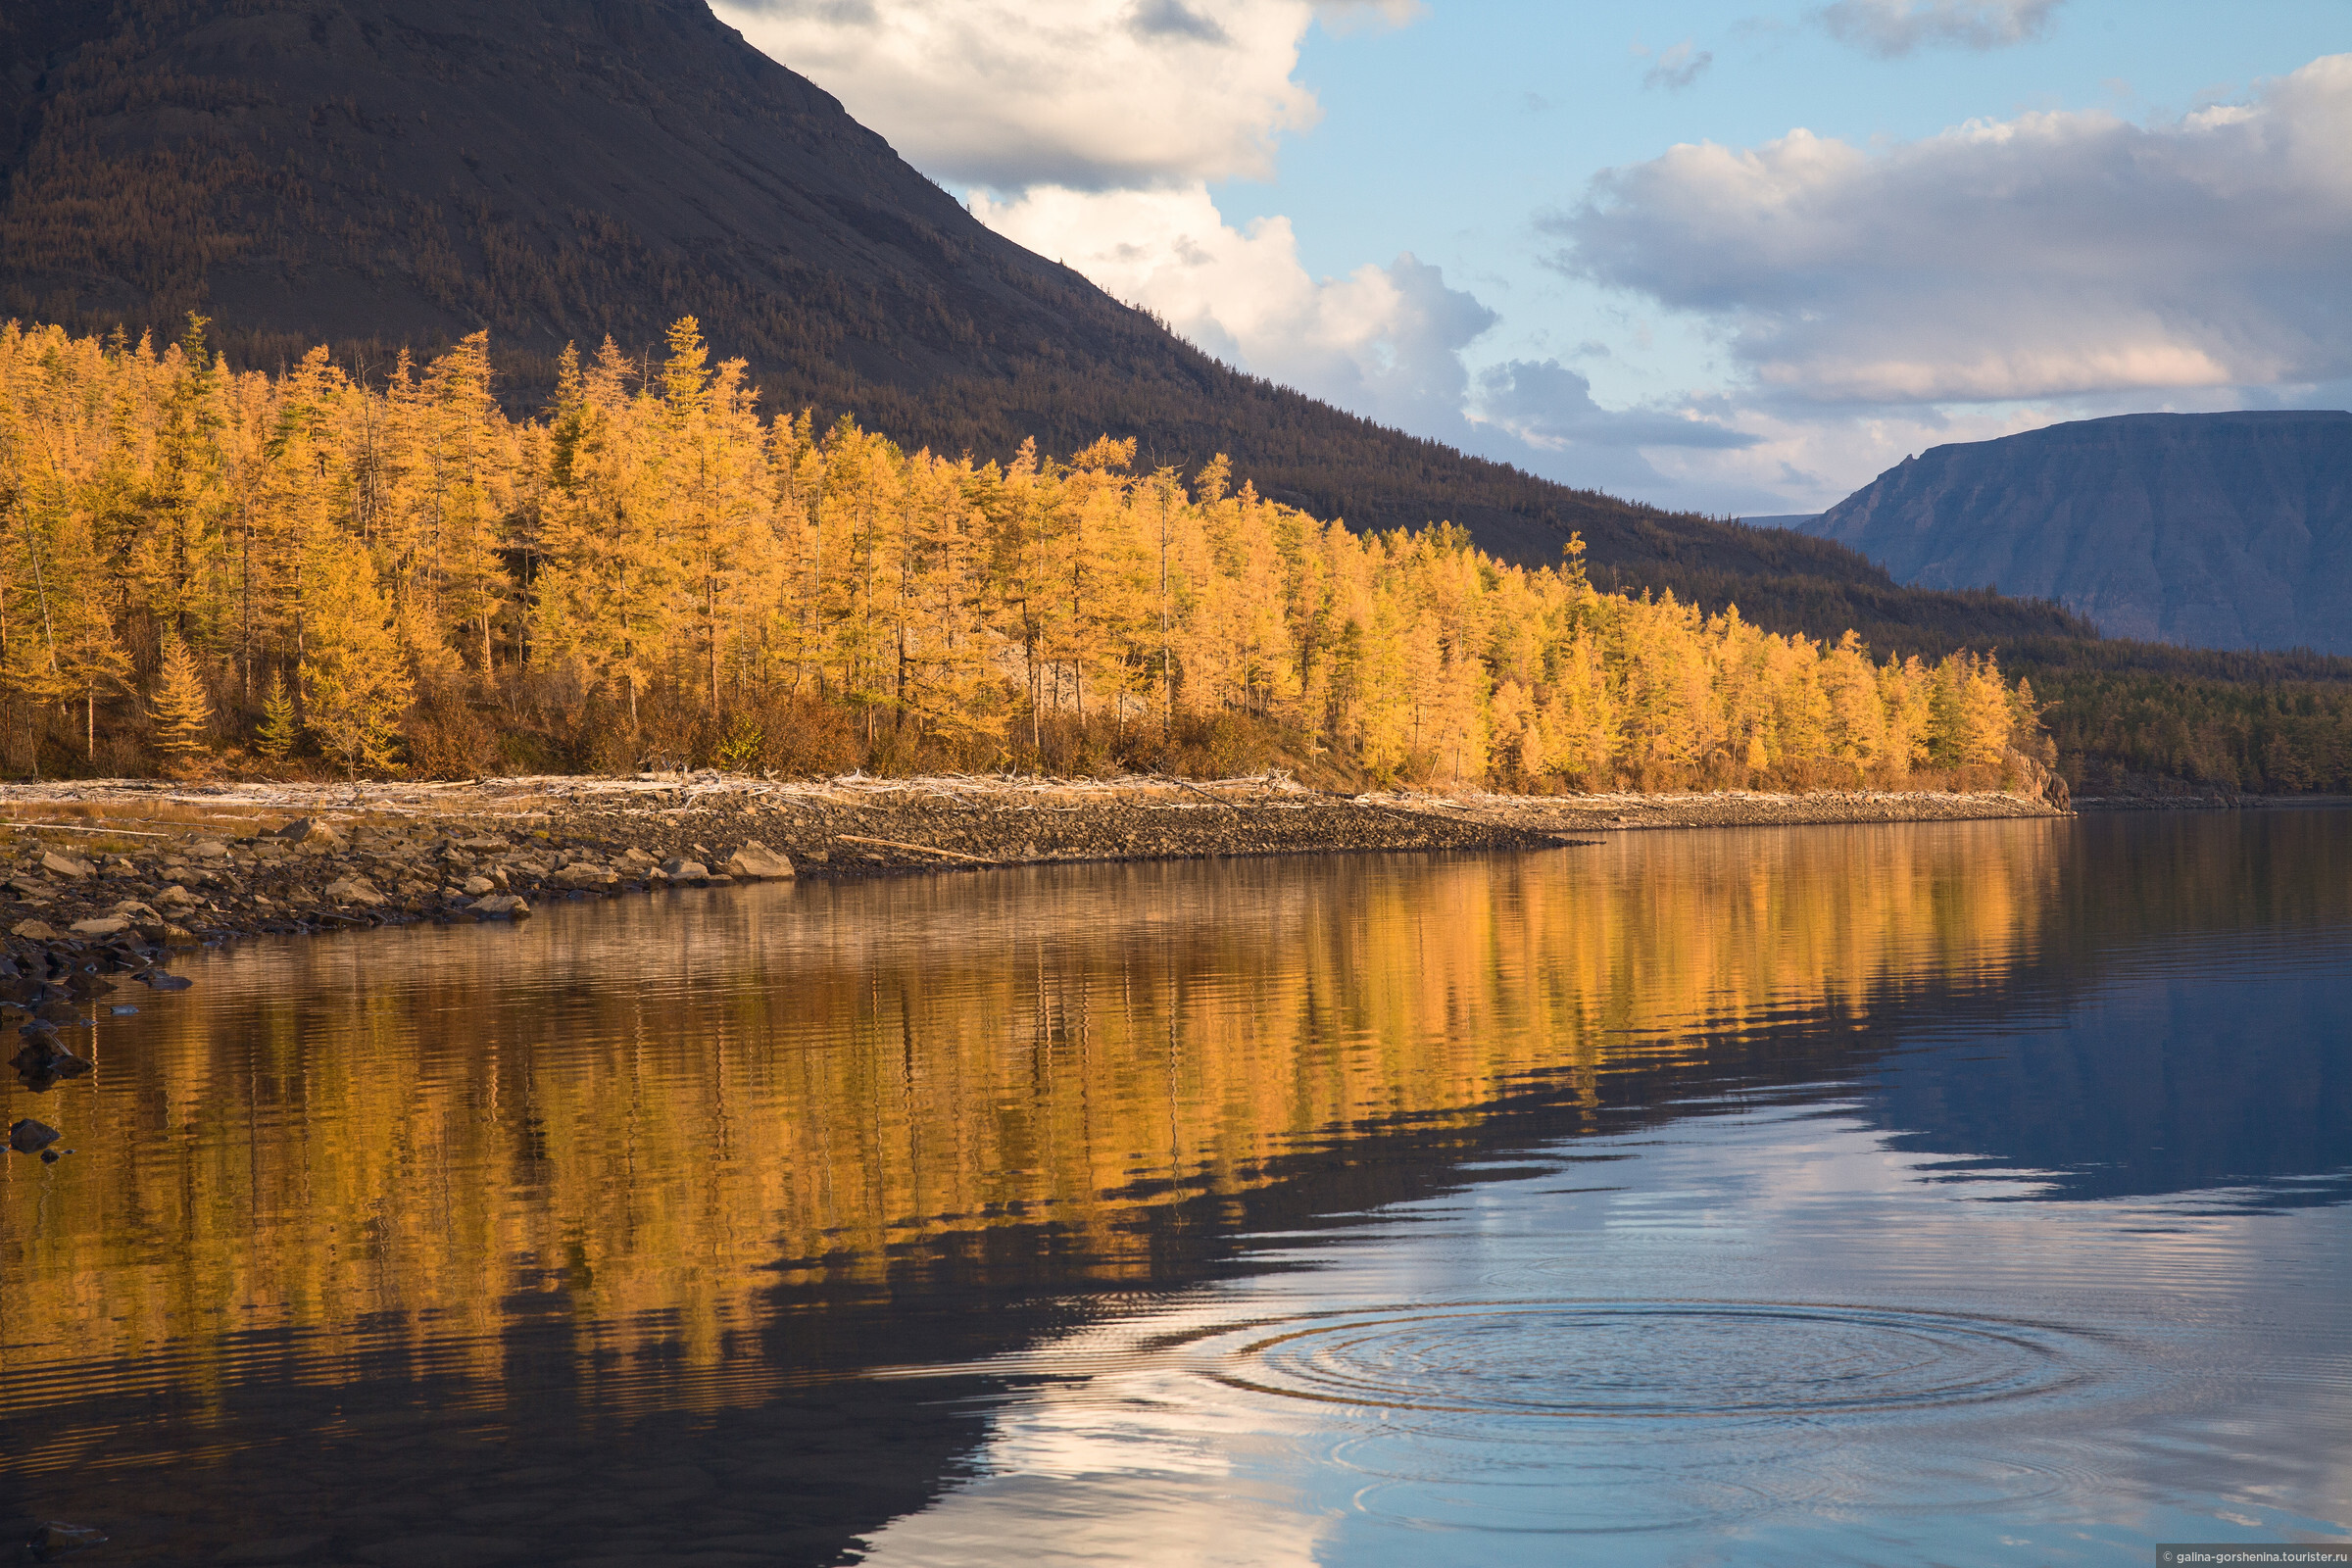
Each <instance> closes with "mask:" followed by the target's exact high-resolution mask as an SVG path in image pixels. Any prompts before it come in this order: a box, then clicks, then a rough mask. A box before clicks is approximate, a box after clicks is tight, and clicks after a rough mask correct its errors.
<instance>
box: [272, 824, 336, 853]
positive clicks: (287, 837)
mask: <svg viewBox="0 0 2352 1568" xmlns="http://www.w3.org/2000/svg"><path fill="white" fill-rule="evenodd" d="M272 836H273V837H275V838H279V839H282V840H284V841H285V842H286V843H288V844H315V845H318V846H319V847H321V848H325V847H329V846H332V845H337V844H340V843H342V842H343V835H342V834H340V833H338V832H336V831H335V830H334V829H333V828H331V827H329V826H328V825H327V824H326V823H324V822H321V821H319V819H318V818H317V817H315V816H298V817H296V818H295V819H294V820H293V821H291V822H288V823H287V824H286V825H285V826H284V827H281V828H279V829H278V830H277V832H276V833H275V834H274V835H272Z"/></svg>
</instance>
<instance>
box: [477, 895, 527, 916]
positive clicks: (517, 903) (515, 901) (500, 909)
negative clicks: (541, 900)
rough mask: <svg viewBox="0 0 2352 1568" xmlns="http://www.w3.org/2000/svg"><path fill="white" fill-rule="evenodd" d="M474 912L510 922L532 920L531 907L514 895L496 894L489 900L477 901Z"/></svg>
mask: <svg viewBox="0 0 2352 1568" xmlns="http://www.w3.org/2000/svg"><path fill="white" fill-rule="evenodd" d="M473 912H474V913H476V914H480V915H489V916H495V917H502V918H505V919H510V920H527V919H529V918H530V914H531V907H530V905H529V904H528V903H527V902H525V901H524V900H522V899H520V898H518V897H516V896H515V894H512V893H494V894H492V895H491V896H490V897H489V898H486V899H477V900H475V901H474V904H473Z"/></svg>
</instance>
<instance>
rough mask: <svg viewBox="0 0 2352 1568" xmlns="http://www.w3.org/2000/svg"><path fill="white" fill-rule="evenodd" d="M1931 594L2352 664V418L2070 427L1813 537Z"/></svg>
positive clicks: (1971, 453)
mask: <svg viewBox="0 0 2352 1568" xmlns="http://www.w3.org/2000/svg"><path fill="white" fill-rule="evenodd" d="M1800 526H1801V527H1802V528H1803V529H1804V531H1806V532H1808V533H1811V534H1813V535H1814V536H1816V537H1821V538H1827V539H1832V540H1835V541H1836V542H1838V543H1840V544H1844V545H1847V546H1849V547H1851V548H1852V549H1855V550H1857V551H1860V552H1862V553H1863V554H1865V555H1867V556H1869V557H1870V558H1871V559H1872V560H1873V561H1875V562H1878V563H1879V564H1883V565H1885V566H1886V567H1887V570H1888V571H1889V573H1890V574H1891V575H1893V576H1894V577H1895V578H1896V579H1897V580H1898V581H1902V582H1906V583H1910V584H1913V585H1917V586H1924V587H1932V588H1944V589H1952V588H1961V587H1972V586H1979V585H1985V584H1998V585H1999V586H2000V587H2001V588H2002V589H2004V590H2006V591H2007V592H2010V593H2023V594H2029V595H2034V596H2036V597H2041V598H2048V599H2054V600H2057V601H2059V602H2061V603H2063V604H2065V605H2066V606H2068V607H2069V608H2070V609H2072V610H2074V611H2076V612H2077V613H2081V614H2082V615H2084V616H2086V617H2088V618H2090V619H2092V620H2094V621H2096V622H2097V623H2098V624H2099V626H2100V628H2101V630H2102V631H2103V632H2104V633H2106V634H2107V635H2108V636H2111V637H2127V638H2134V639H2140V640H2144V641H2150V642H2166V643H2174V644H2180V645H2186V646H2194V647H2207V648H2221V649H2249V648H2252V649H2260V648H2271V649H2285V648H2295V647H2306V648H2311V649H2313V650H2316V651H2318V652H2322V653H2334V654H2352V413H2345V412H2342V411H2337V410H2320V409H2299V410H2249V411H2240V412H2233V413H2225V414H2132V415H2118V416H2113V417H2107V418H2101V419H2082V420H2073V421H2069V422H2067V423H2063V424H2056V425H2049V426H2045V427H2044V428H2042V429H2039V430H2029V431H2025V432H2022V433H2020V434H2017V435H2010V436H2003V437H2000V438H1999V439H1997V440H1992V441H1981V442H1955V443H1951V444H1948V445H1945V446H1939V447H1934V448H1931V449H1929V450H1928V451H1927V452H1924V453H1921V454H1919V455H1918V456H1917V457H1913V458H1906V459H1905V460H1904V461H1903V462H1902V463H1900V464H1898V465H1896V466H1894V467H1892V468H1889V469H1887V471H1886V472H1885V473H1882V474H1880V475H1879V476H1878V477H1877V478H1876V479H1874V480H1872V481H1871V482H1870V483H1869V484H1867V485H1865V486H1863V487H1862V488H1861V489H1860V490H1857V491H1855V492H1854V493H1853V494H1852V495H1850V496H1848V497H1847V498H1846V499H1845V500H1843V501H1840V502H1839V503H1838V505H1836V506H1834V507H1832V508H1830V509H1829V511H1827V512H1825V513H1823V514H1822V515H1820V516H1819V517H1818V518H1816V519H1814V520H1813V521H1812V522H1811V523H1809V524H1802V525H1800Z"/></svg>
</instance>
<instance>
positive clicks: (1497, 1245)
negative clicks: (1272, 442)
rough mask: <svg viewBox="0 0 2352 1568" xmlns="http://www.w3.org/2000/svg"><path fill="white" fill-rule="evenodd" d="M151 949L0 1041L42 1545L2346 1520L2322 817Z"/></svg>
mask: <svg viewBox="0 0 2352 1568" xmlns="http://www.w3.org/2000/svg"><path fill="white" fill-rule="evenodd" d="M182 967H183V969H184V970H185V972H187V973H189V974H191V975H192V976H193V977H194V978H195V980H196V982H197V984H196V987H195V989H194V990H192V991H188V992H184V993H180V994H176V995H151V994H150V993H148V992H146V991H145V990H144V989H142V988H135V987H133V988H126V989H125V992H123V993H118V994H117V995H116V996H114V997H112V998H108V999H104V1001H105V1002H108V1003H121V1004H124V1005H136V1006H137V1007H138V1009H139V1010H138V1011H137V1012H136V1013H132V1014H124V1015H120V1016H118V1015H116V1014H114V1013H113V1012H112V1011H111V1010H110V1009H109V1008H108V1007H107V1006H105V1005H101V1006H100V1007H99V1009H98V1011H99V1014H100V1016H99V1017H98V1018H97V1020H96V1021H95V1023H94V1024H93V1025H92V1026H90V1027H89V1028H88V1029H87V1030H86V1031H83V1032H81V1033H80V1034H78V1035H76V1034H74V1033H73V1032H70V1033H69V1036H68V1038H69V1040H70V1041H72V1040H75V1039H79V1040H81V1041H85V1042H89V1043H90V1044H91V1049H92V1050H93V1051H94V1054H95V1059H96V1060H97V1063H98V1070H97V1072H96V1073H95V1074H93V1075H92V1076H91V1077H89V1078H86V1079H82V1080H79V1081H75V1082H69V1083H66V1084H63V1085H61V1086H59V1087H57V1088H55V1089H52V1090H50V1091H48V1092H46V1093H43V1094H38V1095H36V1094H33V1093H32V1092H30V1091H29V1090H28V1089H27V1088H25V1086H22V1085H20V1084H18V1083H16V1082H15V1081H14V1080H13V1079H11V1080H10V1081H9V1082H8V1084H7V1087H6V1089H5V1091H4V1092H0V1093H4V1094H5V1099H6V1105H5V1119H8V1120H14V1119H15V1118H17V1117H20V1116H26V1115H32V1116H38V1117H40V1118H41V1119H42V1120H44V1121H48V1122H50V1123H52V1124H54V1125H56V1126H58V1127H60V1128H61V1129H63V1130H64V1132H65V1134H66V1136H65V1138H64V1140H63V1142H62V1143H61V1145H60V1147H61V1148H67V1149H71V1150H72V1151H73V1152H72V1153H70V1154H68V1155H67V1156H66V1157H64V1158H63V1159H61V1160H60V1161H59V1162H58V1163H56V1164H54V1165H43V1164H41V1163H39V1162H38V1161H36V1160H33V1159H31V1158H27V1157H24V1156H14V1155H12V1156H9V1157H8V1158H7V1159H6V1161H5V1163H0V1522H5V1527H6V1528H7V1529H8V1530H11V1531H18V1532H20V1533H21V1532H24V1531H28V1530H29V1529H30V1528H31V1526H32V1524H33V1522H35V1521H38V1520H46V1519H56V1520H63V1521H68V1522H72V1523H74V1524H78V1525H85V1526H89V1527H93V1528H96V1529H100V1530H103V1531H104V1532H105V1533H106V1534H107V1535H108V1536H109V1537H110V1538H111V1540H110V1542H109V1543H108V1544H106V1545H105V1546H103V1547H100V1548H97V1549H95V1550H93V1551H91V1552H90V1553H88V1555H87V1556H86V1558H85V1557H76V1558H74V1559H73V1560H75V1561H83V1560H86V1561H89V1562H91V1563H93V1564H96V1563H100V1562H123V1563H135V1562H153V1563H183V1562H184V1563H266V1562H288V1563H303V1564H313V1563H352V1564H369V1565H374V1568H428V1565H449V1568H473V1565H481V1568H493V1565H498V1564H506V1563H514V1564H541V1563H549V1564H558V1563H583V1564H585V1563H599V1564H606V1565H608V1568H621V1565H623V1564H655V1563H680V1564H699V1565H703V1568H723V1565H727V1564H733V1563H755V1562H757V1563H772V1562H806V1563H822V1562H832V1561H842V1560H853V1559H856V1558H858V1557H859V1556H862V1559H863V1560H865V1561H868V1562H875V1563H892V1564H898V1563H906V1564H944V1563H956V1564H964V1563H971V1564H988V1563H1019V1564H1023V1565H1041V1564H1058V1563H1079V1562H1104V1563H1167V1564H1192V1563H1232V1564H1289V1563H1327V1564H1381V1565H1388V1564H1396V1565H1405V1564H1414V1565H1421V1564H1463V1565H1469V1564H1495V1563H1539V1562H1541V1563H1556V1562H1560V1561H1563V1560H1593V1561H1605V1562H1609V1563H1612V1564H1614V1563H1627V1564H1652V1563H1655V1564H1682V1563H1716V1562H1735V1561H1736V1562H1742V1563H1746V1562H1762V1563H1790V1564H1795V1563H1807V1564H1811V1563H1824V1562H1834V1563H1837V1562H1853V1563H1883V1562H1892V1561H1929V1560H1933V1561H1936V1562H1945V1563H2002V1564H2010V1563H2018V1562H2084V1563H2096V1562H2134V1563H2144V1562H2148V1561H2150V1560H2152V1559H2151V1549H2152V1545H2153V1544H2154V1543H2157V1542H2160V1541H2263V1540H2334V1539H2343V1538H2345V1537H2352V1289H2348V1288H2347V1282H2348V1281H2352V1224H2348V1222H2347V1209H2346V1207H2345V1199H2346V1198H2347V1197H2348V1196H2352V812H2346V811H2342V810H2278V811H2266V812H2249V813H2229V814H2225V813H2179V814H2148V815H2141V816H2131V817H2086V818H2082V819H2071V820H2037V819H2027V820H2014V821H1998V822H1982V823H1934V824H1912V825H1895V826H1872V827H1852V828H1793V829H1757V830H1712V831H1701V832H1681V833H1677V832H1657V833H1636V834H1622V835H1617V836H1615V837H1613V838H1611V839H1610V840H1609V841H1607V842H1605V843H1602V844H1598V845H1594V846H1591V847H1584V848H1569V849H1561V850H1558V851H1551V852H1544V853H1530V854H1512V855H1475V856H1473V855H1462V856H1445V857H1363V858H1348V857H1333V858H1288V859H1264V860H1252V859H1230V860H1218V861H1190V862H1180V863H1168V864H1135V865H1068V866H1058V867H1041V868H1030V869H1023V870H1008V871H992V872H985V873H968V874H958V875H947V876H939V877H924V878H902V879H894V880H887V881H876V882H865V883H809V884H807V885H803V886H797V887H796V886H788V885H781V886H761V887H752V888H742V889H728V890H709V891H703V892H687V891H681V892H676V893H669V894H663V895H660V896H657V897H653V898H645V899H623V900H615V901H611V902H587V903H577V904H566V905H558V906H555V907H550V908H548V909H545V910H543V911H542V913H541V914H540V916H539V917H538V918H536V919H534V920H532V921H530V922H528V923H527V924H523V925H520V926H515V927H507V926H490V925H485V926H451V927H416V928H408V929H401V930H388V931H376V932H358V933H351V934H347V935H341V936H330V937H316V938H307V939H295V940H287V941H282V942H279V941H271V942H255V943H249V944H246V945H244V946H241V947H239V948H237V949H235V950H233V951H223V952H219V953H209V954H203V955H199V956H192V957H191V958H190V960H189V961H188V962H186V963H185V964H184V965H182ZM92 1037H94V1040H93V1038H92ZM18 1539H22V1536H21V1534H20V1536H19V1538H18Z"/></svg>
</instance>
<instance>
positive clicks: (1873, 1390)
mask: <svg viewBox="0 0 2352 1568" xmlns="http://www.w3.org/2000/svg"><path fill="white" fill-rule="evenodd" d="M2088 1348H2089V1341H2088V1339H2087V1338H2086V1337H2085V1336H2082V1335H2080V1334H2078V1333H2075V1332H2072V1331H2068V1330H2064V1329H2060V1328H2057V1327H2054V1326H2052V1325H2049V1324H2041V1323H2032V1322H2025V1321H2021V1320H2014V1319H2006V1318H1993V1317H1976V1316H1969V1315H1965V1314H1959V1313H1945V1312H1926V1311H1910V1310H1904V1309H1900V1308H1892V1307H1877V1306H1848V1305H1830V1304H1820V1303H1812V1302H1772V1301H1505V1302H1476V1303H1463V1304H1459V1305H1450V1306H1443V1307H1423V1308H1407V1309H1397V1310H1392V1311H1379V1312H1354V1313H1348V1314H1345V1315H1335V1316H1331V1317H1318V1318H1313V1319H1302V1320H1298V1321H1296V1322H1294V1323H1293V1324H1291V1325H1288V1326H1285V1327H1282V1328H1281V1330H1280V1332H1276V1333H1271V1334H1267V1333H1263V1332H1262V1331H1261V1332H1260V1333H1259V1334H1257V1335H1256V1336H1254V1337H1253V1338H1251V1339H1250V1341H1248V1342H1247V1343H1245V1344H1242V1345H1240V1346H1238V1347H1235V1348H1231V1349H1230V1350H1229V1351H1228V1352H1227V1353H1226V1354H1225V1355H1224V1356H1223V1357H1221V1358H1220V1360H1219V1361H1218V1363H1217V1364H1216V1365H1214V1366H1213V1367H1211V1368H1209V1369H1208V1370H1209V1371H1210V1374H1211V1375H1212V1376H1214V1377H1216V1378H1217V1379H1218V1380H1219V1381H1221V1382H1224V1383H1226V1384H1229V1385H1232V1386H1233V1387H1236V1388H1242V1389H1249V1390H1253V1391H1256V1392H1258V1393H1263V1394H1275V1395H1282V1396H1286V1397H1292V1398H1300V1399H1316V1400H1323V1401H1327V1402H1331V1403H1337V1404H1351V1405H1360V1406H1367V1407H1372V1408H1385V1409H1397V1410H1429V1411H1447V1412H1455V1413H1461V1414H1472V1415H1491V1416H1538V1417H1548V1416H1565V1417H1584V1418H1592V1417H1617V1418H1633V1419H1640V1418H1649V1419H1668V1418H1678V1417H1679V1418H1704V1417H1719V1418H1736V1417H1819V1416H1837V1415H1845V1414H1862V1413H1868V1412H1879V1411H1904V1410H1928V1409H1936V1408H1942V1407H1948V1406H1954V1405H1965V1404H1981V1403H1985V1402H1987V1401H1991V1400H1998V1399H2015V1398H2023V1397H2028V1396H2034V1395H2042V1394H2049V1393H2053V1392H2056V1391H2057V1390H2060V1389H2064V1388H2068V1387H2071V1386H2073V1385H2075V1384H2077V1383H2080V1382H2082V1380H2083V1379H2084V1378H2085V1377H2087V1376H2088V1366H2089V1363H2090V1359H2091V1358H2090V1357H2089V1356H2088V1355H2087V1354H2086V1353H2085V1352H2086V1351H2087V1350H2088Z"/></svg>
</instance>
